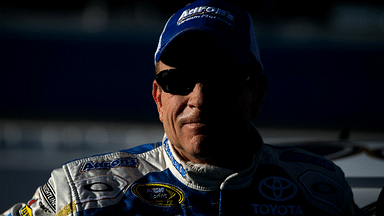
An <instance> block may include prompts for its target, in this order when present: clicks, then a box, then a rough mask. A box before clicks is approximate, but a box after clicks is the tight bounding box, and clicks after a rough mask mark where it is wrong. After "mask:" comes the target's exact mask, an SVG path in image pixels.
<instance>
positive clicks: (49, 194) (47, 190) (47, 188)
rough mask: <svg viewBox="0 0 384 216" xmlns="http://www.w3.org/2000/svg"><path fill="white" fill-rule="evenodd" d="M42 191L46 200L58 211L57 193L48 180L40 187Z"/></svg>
mask: <svg viewBox="0 0 384 216" xmlns="http://www.w3.org/2000/svg"><path fill="white" fill-rule="evenodd" d="M40 192H41V194H42V195H43V198H44V200H45V202H46V203H47V204H48V205H49V207H50V208H51V209H52V210H53V211H56V195H55V190H54V189H53V187H52V186H51V184H49V182H47V183H46V184H45V185H43V187H41V188H40Z"/></svg>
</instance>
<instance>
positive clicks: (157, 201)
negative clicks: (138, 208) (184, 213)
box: [132, 183, 185, 207]
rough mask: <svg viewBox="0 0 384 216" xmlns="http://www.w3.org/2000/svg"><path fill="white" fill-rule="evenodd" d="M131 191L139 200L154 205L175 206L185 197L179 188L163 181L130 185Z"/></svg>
mask: <svg viewBox="0 0 384 216" xmlns="http://www.w3.org/2000/svg"><path fill="white" fill-rule="evenodd" d="M132 193H133V194H134V195H136V196H137V197H139V198H140V200H141V201H143V202H145V203H148V204H151V205H156V206H165V207H172V206H177V205H180V204H181V203H182V202H183V201H184V199H185V195H184V193H183V191H182V190H181V189H180V188H178V187H176V186H173V185H169V184H163V183H153V184H136V185H134V186H133V187H132Z"/></svg>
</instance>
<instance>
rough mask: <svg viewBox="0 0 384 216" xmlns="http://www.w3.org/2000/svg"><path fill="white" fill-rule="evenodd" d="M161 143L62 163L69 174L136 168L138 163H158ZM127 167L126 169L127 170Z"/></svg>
mask: <svg viewBox="0 0 384 216" xmlns="http://www.w3.org/2000/svg"><path fill="white" fill-rule="evenodd" d="M160 147H161V143H151V144H144V145H140V146H137V147H134V148H130V149H126V150H120V151H117V152H111V153H106V154H99V155H94V156H91V157H86V158H81V159H76V160H73V161H70V162H67V163H65V164H64V165H63V169H64V170H65V171H66V172H69V173H70V174H71V176H73V177H76V176H92V175H100V174H102V173H112V174H115V173H116V172H117V173H119V172H121V171H122V169H124V171H128V170H129V169H130V168H131V169H133V168H138V167H139V165H140V164H144V165H145V164H148V163H153V164H156V163H158V160H155V159H153V158H158V156H159V155H160V154H161V153H160ZM127 169H128V170H127Z"/></svg>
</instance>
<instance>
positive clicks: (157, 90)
mask: <svg viewBox="0 0 384 216" xmlns="http://www.w3.org/2000/svg"><path fill="white" fill-rule="evenodd" d="M162 93H163V91H162V89H161V87H160V86H159V84H157V82H156V80H154V81H153V84H152V97H153V99H154V100H155V103H156V106H157V112H158V113H159V119H160V121H161V122H163V104H162V102H161V94H162Z"/></svg>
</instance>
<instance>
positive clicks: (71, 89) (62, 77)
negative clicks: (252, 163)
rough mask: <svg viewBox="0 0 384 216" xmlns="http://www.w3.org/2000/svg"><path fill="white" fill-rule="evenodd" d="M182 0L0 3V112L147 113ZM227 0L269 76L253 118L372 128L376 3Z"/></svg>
mask: <svg viewBox="0 0 384 216" xmlns="http://www.w3.org/2000/svg"><path fill="white" fill-rule="evenodd" d="M375 2H376V3H375ZM185 3H186V2H184V1H178V2H177V3H172V4H171V3H164V2H162V3H159V2H150V1H129V2H126V1H116V0H109V1H55V2H46V1H44V2H43V1H41V2H39V1H37V2H35V1H33V2H31V1H8V2H7V1H6V2H5V3H4V2H3V3H1V4H0V8H1V12H2V13H1V14H2V15H1V18H2V19H0V50H1V52H0V65H1V68H0V71H1V72H0V84H1V85H0V92H1V97H0V104H1V106H0V118H5V119H64V120H65V119H74V120H78V119H91V120H102V121H137V120H140V121H157V117H156V116H157V114H156V109H155V104H154V102H153V101H152V98H151V82H152V80H153V53H154V51H155V48H156V45H157V39H158V36H159V35H160V33H161V28H162V26H163V25H164V24H165V21H166V19H167V18H168V16H169V15H170V14H172V13H173V12H174V11H175V10H177V9H178V8H180V7H182V6H183V5H185ZM236 4H237V5H238V6H240V7H243V8H245V9H247V10H248V11H249V12H250V13H251V14H252V16H253V18H254V22H255V28H256V31H257V35H258V41H259V45H260V50H261V57H262V61H263V63H264V66H265V71H266V73H267V74H268V76H269V80H270V88H269V90H268V97H267V100H266V103H265V106H264V108H263V110H262V112H261V115H260V117H259V121H257V122H258V123H257V124H259V125H261V126H266V125H267V126H273V127H277V126H298V127H322V128H328V127H338V128H342V127H344V126H351V127H353V128H356V129H363V130H382V129H383V125H384V105H383V104H384V91H383V88H382V85H381V83H382V80H383V78H384V75H383V66H384V63H383V62H384V61H383V59H384V39H383V38H384V15H383V13H382V11H383V10H380V8H381V9H382V8H383V4H381V3H378V2H377V1H370V2H369V1H364V3H363V2H359V1H322V2H318V3H313V4H312V3H308V4H307V3H302V2H301V3H292V2H290V3H288V2H286V1H257V2H249V1H247V2H245V1H236Z"/></svg>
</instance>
